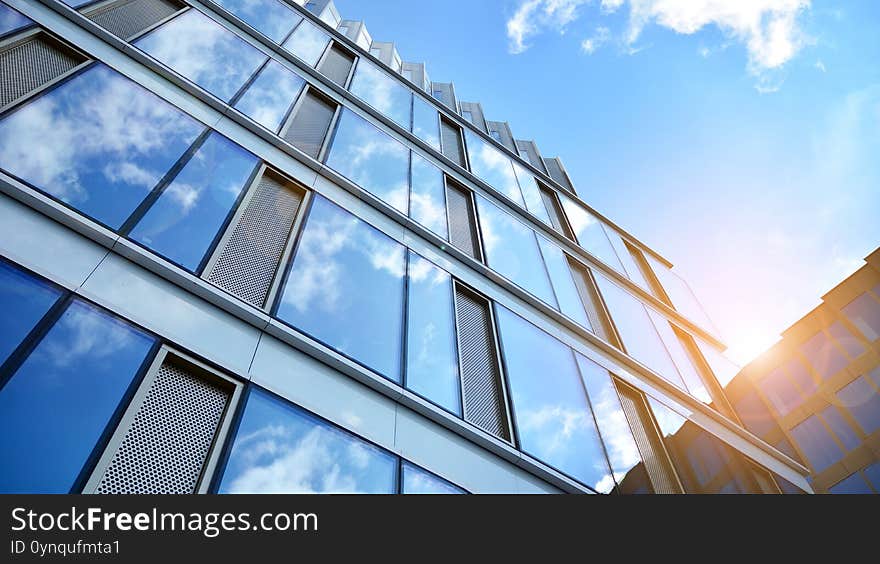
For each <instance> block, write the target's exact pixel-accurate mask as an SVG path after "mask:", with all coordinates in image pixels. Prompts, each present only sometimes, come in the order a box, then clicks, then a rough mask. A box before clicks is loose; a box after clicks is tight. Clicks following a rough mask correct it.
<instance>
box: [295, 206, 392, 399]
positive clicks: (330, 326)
mask: <svg viewBox="0 0 880 564" xmlns="http://www.w3.org/2000/svg"><path fill="white" fill-rule="evenodd" d="M404 259H405V255H404V247H403V246H401V245H400V244H398V243H396V242H395V241H393V240H392V239H391V238H389V237H388V236H387V235H385V234H383V233H380V232H379V231H377V230H375V229H373V228H372V227H370V226H369V225H367V224H366V223H364V222H363V221H361V220H359V219H358V218H356V217H355V216H353V215H351V214H349V213H348V212H346V211H344V210H342V209H341V208H339V207H337V206H336V205H335V204H332V203H331V202H329V201H327V200H325V199H324V198H322V197H316V198H315V200H314V204H313V205H312V210H311V213H310V214H309V218H308V221H307V222H306V226H305V229H304V231H303V233H302V236H301V240H300V243H299V247H298V248H297V251H296V256H295V257H294V259H293V265H292V267H291V270H290V274H289V276H288V279H287V283H286V285H285V287H284V291H283V294H282V296H281V303H280V305H279V307H278V317H279V318H281V319H282V320H284V321H287V322H288V323H290V324H291V325H293V326H294V327H296V328H298V329H301V330H302V331H305V332H306V333H308V334H310V335H312V336H313V337H315V338H317V339H319V340H321V341H323V342H324V343H327V344H328V345H329V346H331V347H334V348H335V349H336V350H338V351H339V352H341V353H342V354H345V355H348V356H350V357H351V358H353V359H355V360H357V361H358V362H361V363H363V364H365V365H366V366H369V367H370V368H372V369H374V370H376V371H377V372H379V373H380V374H382V375H383V376H385V377H387V378H390V379H392V380H394V381H395V382H400V357H401V354H400V350H401V337H402V335H403V282H404V280H403V277H404V269H405V266H404V262H405V260H404Z"/></svg>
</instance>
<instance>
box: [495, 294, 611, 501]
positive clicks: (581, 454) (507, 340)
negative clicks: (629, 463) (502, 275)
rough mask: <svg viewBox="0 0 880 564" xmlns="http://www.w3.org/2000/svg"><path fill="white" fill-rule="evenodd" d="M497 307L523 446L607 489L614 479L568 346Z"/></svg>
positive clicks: (564, 469) (585, 480) (559, 466)
mask: <svg viewBox="0 0 880 564" xmlns="http://www.w3.org/2000/svg"><path fill="white" fill-rule="evenodd" d="M497 311H498V326H499V329H500V334H501V347H502V349H503V351H504V361H505V366H506V368H507V372H506V374H507V379H508V383H509V385H510V392H511V396H512V398H513V411H514V415H515V419H516V424H517V429H518V431H519V438H520V443H521V445H522V448H523V450H524V451H527V452H529V453H530V454H532V455H533V456H535V457H537V458H538V459H540V460H543V461H544V462H546V463H547V464H549V465H551V466H553V467H555V468H558V469H559V470H561V471H563V472H565V473H566V474H569V475H570V476H572V477H574V478H576V479H578V480H580V481H581V482H583V483H585V484H587V485H589V486H592V487H594V488H596V489H597V490H598V491H602V492H607V491H610V490H611V489H612V488H614V479H613V478H612V476H611V471H610V469H609V468H608V461H607V459H606V458H605V453H604V451H603V450H602V443H601V442H600V440H599V433H598V432H597V431H596V424H595V422H594V421H593V415H592V413H591V412H590V406H589V403H588V401H587V396H586V394H585V392H584V385H583V383H582V382H581V378H580V374H579V373H578V369H577V365H576V364H575V361H574V355H573V354H572V352H571V349H569V348H568V347H567V346H565V345H563V344H562V343H561V342H559V341H557V340H556V339H554V338H553V337H551V336H550V335H548V334H547V333H544V332H543V331H541V330H540V329H538V328H537V327H535V326H534V325H532V324H530V323H529V322H527V321H525V320H524V319H522V318H521V317H519V316H517V315H515V314H513V313H511V312H510V311H508V310H507V309H505V308H502V307H499V308H497Z"/></svg>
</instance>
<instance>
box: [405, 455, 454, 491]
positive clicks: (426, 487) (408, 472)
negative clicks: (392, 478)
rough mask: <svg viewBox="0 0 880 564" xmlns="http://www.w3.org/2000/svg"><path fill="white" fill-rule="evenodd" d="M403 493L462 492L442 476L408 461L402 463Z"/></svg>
mask: <svg viewBox="0 0 880 564" xmlns="http://www.w3.org/2000/svg"><path fill="white" fill-rule="evenodd" d="M402 483H403V491H402V492H401V493H404V494H463V493H466V492H465V491H464V490H462V489H461V488H459V487H457V486H455V485H453V484H450V483H449V482H447V481H446V480H444V479H443V478H440V477H439V476H435V475H434V474H431V473H430V472H428V471H427V470H422V469H421V468H419V467H418V466H414V465H412V464H410V463H409V462H406V461H404V463H403V482H402Z"/></svg>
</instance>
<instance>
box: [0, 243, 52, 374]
mask: <svg viewBox="0 0 880 564" xmlns="http://www.w3.org/2000/svg"><path fill="white" fill-rule="evenodd" d="M59 296H61V292H60V291H59V290H57V289H55V288H54V287H52V286H50V285H49V284H48V283H47V282H44V281H43V280H40V279H39V278H36V277H34V276H31V275H30V274H27V273H25V272H23V271H21V270H19V269H17V268H15V267H14V266H12V265H10V264H7V263H6V262H4V261H2V260H0V311H2V312H3V313H2V315H0V365H2V364H3V363H4V362H5V361H6V359H7V358H9V355H10V354H12V351H14V350H15V349H16V347H18V345H20V344H21V341H22V340H23V339H24V338H25V337H26V336H27V334H28V333H30V331H31V329H33V328H34V326H35V325H36V324H37V322H39V321H40V319H42V317H43V316H44V315H45V314H46V312H48V311H49V308H51V307H52V305H54V304H55V302H56V301H57V300H58V298H59Z"/></svg>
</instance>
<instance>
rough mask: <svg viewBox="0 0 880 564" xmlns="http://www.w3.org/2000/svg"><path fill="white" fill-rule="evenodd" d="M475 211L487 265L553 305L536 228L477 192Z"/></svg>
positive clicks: (554, 304) (554, 301)
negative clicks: (529, 226) (515, 217)
mask: <svg viewBox="0 0 880 564" xmlns="http://www.w3.org/2000/svg"><path fill="white" fill-rule="evenodd" d="M476 200H477V212H478V213H479V218H480V229H481V232H482V234H483V246H484V248H485V250H486V260H487V261H488V263H489V266H490V267H491V268H492V269H493V270H495V271H496V272H498V273H499V274H501V275H502V276H504V277H506V278H507V279H509V280H511V281H512V282H514V283H515V284H517V285H519V286H520V287H522V288H523V289H524V290H526V291H527V292H530V293H531V294H532V295H534V296H536V297H538V298H539V299H541V300H543V301H544V302H546V303H548V304H550V305H551V306H553V307H556V299H555V298H554V296H553V289H552V288H551V287H550V281H549V280H548V279H547V271H546V269H545V268H544V263H543V260H542V259H541V253H540V251H539V250H538V242H537V241H536V239H535V232H534V231H532V230H531V229H530V228H528V227H526V226H525V224H523V223H521V222H519V221H518V220H516V219H514V218H513V217H512V216H510V215H508V214H507V213H506V212H503V211H501V210H500V209H499V208H498V207H496V206H495V205H494V204H492V203H490V202H489V201H488V200H486V199H485V198H483V197H482V196H479V195H478V196H477V197H476Z"/></svg>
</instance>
